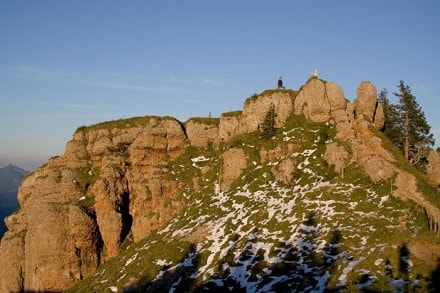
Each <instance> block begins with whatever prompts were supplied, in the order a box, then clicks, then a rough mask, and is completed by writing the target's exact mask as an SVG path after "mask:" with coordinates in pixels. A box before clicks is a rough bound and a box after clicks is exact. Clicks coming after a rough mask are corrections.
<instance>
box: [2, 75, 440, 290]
mask: <svg viewBox="0 0 440 293" xmlns="http://www.w3.org/2000/svg"><path fill="white" fill-rule="evenodd" d="M270 108H274V109H275V112H276V115H275V117H274V121H273V122H274V125H275V128H277V132H276V134H275V136H274V137H273V138H271V139H265V138H263V137H262V135H261V129H262V123H263V120H264V118H265V116H266V114H267V112H268V109H270ZM383 123H384V116H383V109H382V105H381V104H380V103H378V102H377V92H376V89H375V87H374V85H372V84H371V83H370V82H362V83H361V85H360V86H359V88H358V92H357V97H356V99H355V100H354V101H353V103H351V102H349V101H348V100H347V99H345V96H344V93H343V91H342V89H341V88H340V87H339V86H338V85H337V84H336V83H333V82H326V81H323V80H320V79H318V78H311V79H310V80H308V81H307V83H306V84H305V85H303V86H302V87H301V88H300V89H299V90H298V91H294V90H284V89H283V90H281V89H280V90H267V91H264V92H263V93H261V94H258V95H257V94H255V95H253V96H252V97H249V98H248V99H247V100H246V101H245V103H244V106H243V110H242V111H234V112H229V113H224V114H222V115H221V117H220V118H191V119H189V120H188V121H186V122H185V123H182V122H180V121H178V120H177V119H174V118H172V117H156V116H146V117H135V118H130V119H124V120H118V121H108V122H103V123H99V124H96V125H92V126H89V127H80V128H79V129H78V130H77V131H76V132H75V134H74V135H73V138H72V140H70V141H69V142H68V143H67V145H66V150H65V153H64V155H63V156H60V157H54V158H51V159H50V160H49V161H48V163H47V164H45V165H43V166H42V167H40V168H38V169H37V170H36V171H35V172H33V173H32V174H30V175H29V176H27V177H26V179H25V180H24V181H23V183H22V185H21V187H20V193H19V195H18V199H19V202H20V210H19V211H18V212H17V213H14V214H13V215H11V216H10V217H8V218H7V219H6V222H7V226H8V232H7V233H6V234H5V237H4V238H3V239H2V242H1V246H0V267H1V268H2V269H3V272H4V274H2V275H0V291H5V292H9V291H13V292H15V291H18V292H19V291H61V290H66V289H67V288H68V287H71V288H70V290H71V291H72V292H110V291H111V292H144V291H148V292H165V291H176V292H180V291H189V292H191V291H193V292H203V291H206V290H214V291H216V290H222V289H223V290H237V291H248V292H267V291H316V292H322V291H324V290H326V289H328V290H330V291H332V290H334V291H338V290H344V289H348V291H355V290H354V289H363V288H367V289H371V290H372V291H375V290H376V291H377V290H378V291H392V289H393V288H398V289H399V290H406V289H408V290H410V289H414V290H416V291H417V290H419V289H421V290H422V291H423V289H427V288H428V287H429V286H431V285H432V284H435V282H434V281H433V280H434V279H435V276H436V274H438V273H439V270H438V268H437V258H438V257H440V245H439V244H438V238H437V233H438V229H439V221H440V202H439V200H438V198H439V194H438V192H437V193H436V191H435V189H433V188H430V187H429V186H428V185H427V183H426V180H425V178H424V177H423V176H421V174H419V173H417V170H414V169H413V168H411V166H409V165H408V163H407V162H406V161H405V160H404V158H403V156H401V155H399V153H398V152H396V151H395V148H393V146H392V145H391V144H390V143H389V142H388V141H387V140H386V139H385V138H384V136H383V135H382V133H381V132H380V129H381V128H382V126H383ZM428 224H429V225H428ZM427 247H429V249H427ZM405 286H406V287H405Z"/></svg>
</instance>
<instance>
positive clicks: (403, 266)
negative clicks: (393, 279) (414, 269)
mask: <svg viewBox="0 0 440 293" xmlns="http://www.w3.org/2000/svg"><path fill="white" fill-rule="evenodd" d="M408 274H409V249H408V246H406V243H403V244H402V246H401V247H400V249H399V276H400V277H401V278H403V279H408Z"/></svg>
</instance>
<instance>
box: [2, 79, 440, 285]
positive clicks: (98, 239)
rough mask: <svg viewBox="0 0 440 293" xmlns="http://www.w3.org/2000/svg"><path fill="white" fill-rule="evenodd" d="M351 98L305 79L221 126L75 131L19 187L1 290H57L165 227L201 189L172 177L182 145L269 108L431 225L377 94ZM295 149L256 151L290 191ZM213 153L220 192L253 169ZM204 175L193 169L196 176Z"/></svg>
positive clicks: (229, 131) (243, 159)
mask: <svg viewBox="0 0 440 293" xmlns="http://www.w3.org/2000/svg"><path fill="white" fill-rule="evenodd" d="M357 95H358V97H357V98H356V99H355V101H354V102H353V103H350V102H349V101H348V100H346V99H345V96H344V93H343V91H342V89H341V88H340V87H339V86H338V85H337V84H336V83H332V82H325V81H322V80H320V79H317V78H311V79H310V80H309V81H308V82H307V83H306V84H305V85H304V86H303V87H302V88H301V90H300V91H299V92H294V91H291V90H272V91H267V92H264V93H263V94H261V95H260V96H253V97H251V98H249V99H247V101H246V102H245V104H244V106H243V109H242V111H236V112H230V113H225V114H224V115H222V116H221V117H220V119H214V118H192V119H189V120H188V121H187V122H186V123H184V124H183V123H181V122H179V121H177V120H176V119H173V118H168V117H140V118H132V119H127V120H120V121H111V122H105V123H101V124H98V125H94V126H90V127H82V128H79V129H78V130H77V132H76V133H75V134H74V135H73V138H72V140H71V141H69V142H68V143H67V145H66V150H65V153H64V155H63V156H61V157H56V158H52V159H50V160H49V162H48V163H47V164H46V165H45V166H42V167H40V168H39V169H38V170H36V171H35V172H34V173H33V174H31V175H29V176H28V177H27V178H26V179H25V180H24V182H23V184H22V185H21V187H20V192H19V196H18V199H19V202H20V206H21V208H20V210H19V211H18V212H17V213H16V214H14V215H11V216H10V217H8V218H7V219H6V224H7V226H8V229H9V231H8V232H7V233H6V234H5V236H4V237H3V239H2V241H1V246H0V267H2V268H4V273H3V274H2V275H0V292H9V291H26V290H28V291H59V290H62V289H63V288H66V287H67V286H70V285H71V284H73V283H74V282H75V281H76V280H79V279H82V278H85V277H87V276H89V275H90V274H92V273H93V272H94V271H95V270H96V268H97V266H98V265H99V264H101V263H103V262H105V261H106V260H108V259H110V258H112V257H114V256H116V255H118V253H119V249H120V247H121V244H122V242H123V241H124V239H126V237H127V235H128V234H129V233H130V234H131V235H132V237H133V239H134V241H136V242H137V241H140V240H141V239H143V238H145V237H146V236H147V235H148V234H149V233H151V231H153V230H155V229H157V228H159V227H161V226H163V225H165V224H166V223H167V222H169V221H170V220H171V219H172V217H173V216H174V215H175V214H176V213H177V212H178V211H180V210H181V209H182V208H183V207H184V204H185V199H184V197H183V194H184V192H183V190H184V189H185V188H192V189H193V190H195V191H196V192H198V191H200V188H201V182H202V181H201V180H200V178H195V177H194V178H192V181H191V185H192V186H190V187H187V186H185V184H184V183H182V182H180V181H178V180H175V179H172V176H169V175H170V174H171V173H172V172H173V170H171V169H170V168H171V167H170V162H173V160H175V159H177V158H179V156H180V155H181V154H183V153H184V152H185V149H186V148H187V147H188V146H189V145H191V146H194V147H202V148H204V147H207V146H218V145H220V143H221V142H227V141H229V140H231V139H233V138H234V137H236V136H238V135H240V134H244V133H249V132H254V131H258V130H260V128H261V124H262V122H263V120H264V116H265V115H266V113H267V111H268V109H269V107H270V106H271V105H274V106H275V112H276V114H277V116H276V127H282V126H283V125H284V124H285V123H286V121H287V119H288V118H289V116H290V115H292V114H295V115H304V116H305V117H306V118H307V119H310V120H313V121H315V122H326V123H329V124H333V125H334V126H335V128H336V131H337V133H336V137H335V140H334V141H328V142H326V152H325V155H324V159H325V160H326V161H327V162H328V164H329V165H333V166H334V167H335V171H336V172H338V173H341V172H343V170H344V168H345V167H346V166H347V165H349V164H357V165H359V166H360V168H361V169H362V170H363V171H364V172H365V174H367V176H369V177H370V178H371V180H372V181H383V180H388V179H390V178H394V177H395V176H397V178H398V180H396V182H395V185H396V190H395V195H396V196H399V197H400V196H406V197H407V198H409V199H411V200H414V201H419V202H420V203H421V206H422V207H423V208H424V210H425V211H426V212H427V213H428V214H429V215H430V217H431V218H432V219H433V222H435V223H437V221H438V220H440V212H438V209H437V208H435V207H433V206H432V205H430V204H429V203H428V202H427V201H425V200H423V196H421V195H420V194H419V193H418V191H417V188H415V184H416V183H415V180H413V179H414V178H411V175H409V174H407V173H404V172H402V171H400V170H398V168H397V167H396V166H395V159H394V156H393V154H392V153H390V152H389V151H387V150H386V149H385V148H384V147H383V145H382V141H381V139H380V138H378V136H377V135H376V134H375V131H377V129H381V128H382V127H383V119H384V117H383V108H382V106H381V105H380V104H379V103H378V102H377V98H376V89H375V88H374V86H373V85H372V84H371V83H369V82H363V83H362V84H361V85H360V86H359V88H358V91H357ZM301 148H302V145H301V143H300V142H291V143H289V142H286V143H285V144H283V145H282V146H275V147H274V148H273V149H261V150H260V151H259V156H260V161H261V162H267V161H270V162H272V163H273V168H272V169H271V173H272V175H273V177H274V178H275V180H277V181H281V182H283V183H284V184H286V185H288V184H292V182H294V174H293V173H294V172H295V171H296V170H295V161H294V159H293V158H292V154H293V153H294V152H297V151H298V150H300V149H301ZM221 152H222V153H220V154H219V159H220V164H219V165H220V167H219V169H220V171H219V173H218V174H217V176H218V182H219V184H220V191H225V190H227V189H228V188H230V186H231V184H233V182H234V181H235V180H237V179H238V178H240V177H241V176H242V175H243V171H244V170H245V169H246V168H247V167H248V166H249V164H250V163H251V162H250V160H249V158H248V157H247V154H246V152H245V150H244V149H242V148H240V147H239V146H235V147H230V148H225V149H222V150H221ZM252 163H255V162H252ZM210 170H211V168H210V167H209V166H204V167H200V173H199V174H201V176H204V175H205V174H207V173H208V172H210ZM432 172H434V171H432ZM433 174H437V173H435V172H434V173H433ZM433 176H436V175H433ZM437 177H438V176H437Z"/></svg>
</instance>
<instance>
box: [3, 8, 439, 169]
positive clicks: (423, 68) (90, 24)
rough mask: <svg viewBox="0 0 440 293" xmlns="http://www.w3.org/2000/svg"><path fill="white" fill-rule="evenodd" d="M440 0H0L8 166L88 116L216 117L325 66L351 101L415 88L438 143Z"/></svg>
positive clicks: (55, 148) (324, 74)
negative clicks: (365, 92) (374, 92)
mask: <svg viewBox="0 0 440 293" xmlns="http://www.w3.org/2000/svg"><path fill="white" fill-rule="evenodd" d="M439 14H440V1H435V0H432V1H406V0H404V1H397V0H390V1H378V0H377V1H376V0H371V1H320V0H316V1H260V0H254V1H228V0H225V1H207V0H205V1H201V0H199V1H194V0H187V1H181V0H179V1H177V0H176V1H168V0H163V1H136V0H132V1H78V0H76V1H55V0H53V1H46V0H40V1H33V0H28V1H25V0H14V1H13V0H0V48H1V50H0V133H1V138H0V167H2V166H3V165H6V164H9V163H13V164H17V165H18V166H21V167H24V168H27V169H33V168H35V167H37V166H39V165H41V164H43V163H44V162H46V161H47V159H48V158H50V157H52V156H56V155H62V154H63V152H64V147H65V144H66V142H67V141H68V140H70V139H71V137H72V135H73V133H74V131H75V130H76V128H78V127H79V126H83V125H90V124H95V123H98V122H102V121H107V120H115V119H120V118H128V117H133V116H144V115H159V116H165V115H168V116H173V117H176V118H177V119H179V120H181V121H186V120H187V119H188V118H189V117H196V116H204V117H206V116H208V115H209V113H211V115H212V116H214V117H218V116H219V115H220V114H221V113H223V112H228V111H233V110H241V109H242V106H243V103H244V101H245V99H246V98H247V97H248V96H250V95H252V94H253V93H259V92H261V91H263V90H265V89H269V88H274V87H276V81H277V78H278V76H279V75H282V76H283V80H284V84H285V86H286V87H288V88H292V89H298V88H299V87H300V86H301V85H302V84H304V83H305V81H306V80H307V79H308V78H309V77H310V74H311V73H312V72H313V70H314V69H315V68H317V69H318V70H319V72H320V73H321V78H323V79H325V80H328V81H334V82H336V83H338V84H339V85H340V86H341V87H342V89H343V90H344V93H345V96H346V98H347V99H349V100H350V101H353V100H354V98H355V97H356V89H357V87H358V85H359V84H360V83H361V82H362V81H365V80H369V81H371V82H372V83H373V84H374V85H375V86H376V87H377V89H378V91H380V90H381V89H383V88H386V89H387V90H388V92H389V98H391V99H392V100H393V99H394V97H393V95H392V93H393V92H395V91H396V90H397V84H398V82H399V80H404V81H405V83H406V84H407V85H409V86H410V88H411V89H412V93H413V94H414V95H415V96H416V98H417V101H418V103H419V105H420V106H421V107H422V109H423V110H424V112H425V115H426V118H427V120H428V123H429V124H430V125H431V127H432V128H431V132H432V133H434V136H435V138H436V146H439V145H440V118H439V109H440V82H439V80H440V73H439V71H438V70H439V67H440V34H439V32H438V28H440V18H439V17H438V15H439Z"/></svg>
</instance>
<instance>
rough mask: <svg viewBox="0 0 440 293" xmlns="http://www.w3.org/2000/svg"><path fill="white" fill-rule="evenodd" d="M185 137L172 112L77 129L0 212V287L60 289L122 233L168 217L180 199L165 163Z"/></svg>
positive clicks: (102, 256) (108, 252) (91, 267)
mask: <svg viewBox="0 0 440 293" xmlns="http://www.w3.org/2000/svg"><path fill="white" fill-rule="evenodd" d="M121 123H122V124H123V125H121ZM130 123H132V125H131V124H130ZM186 140H187V137H186V135H185V133H184V130H183V128H182V125H181V123H180V122H178V121H177V120H175V119H171V118H158V117H145V118H134V119H131V120H130V119H129V120H126V121H116V122H108V123H103V124H100V125H96V126H93V127H90V128H80V129H79V130H78V131H77V132H76V133H75V135H74V136H73V139H72V140H71V141H70V142H69V143H68V144H67V146H66V151H65V154H64V156H63V157H58V158H53V159H51V160H50V161H49V162H48V164H47V165H46V166H43V167H41V168H39V169H38V170H36V171H35V172H34V173H33V174H31V175H30V176H28V177H27V178H26V180H25V181H24V182H23V184H22V185H21V187H20V192H19V195H18V199H19V202H20V206H21V209H20V210H19V212H18V213H17V214H15V215H13V216H11V217H9V218H8V219H7V221H6V222H7V225H8V229H9V231H8V232H7V233H6V234H5V237H4V238H3V239H2V244H1V249H0V254H1V255H2V258H1V259H0V265H1V267H9V269H8V274H9V275H8V276H5V277H2V279H1V281H0V284H1V285H0V291H2V292H4V291H21V290H30V291H59V290H61V289H63V288H65V287H66V286H69V285H71V284H73V282H75V280H78V279H82V278H85V277H87V276H88V275H90V274H92V273H93V272H94V271H95V270H96V268H97V266H98V265H99V264H100V263H101V262H102V261H105V260H106V259H108V258H111V257H113V256H115V255H117V254H118V252H119V247H120V245H121V243H122V241H123V240H124V239H125V237H126V236H127V234H128V233H129V232H131V233H132V234H133V238H134V239H135V241H139V240H140V239H142V238H144V237H145V236H146V235H148V234H149V233H150V231H152V230H154V229H156V228H158V227H159V226H161V225H163V224H164V223H166V222H168V221H169V220H170V219H171V217H172V216H173V215H174V214H175V213H176V212H178V211H179V210H180V209H181V207H182V202H181V201H182V199H181V198H180V197H179V196H180V193H179V188H181V186H180V185H179V183H178V182H175V181H171V180H168V179H166V176H165V175H166V174H167V172H168V171H169V170H168V169H167V168H166V163H167V162H169V160H172V159H173V158H175V157H177V156H178V155H179V154H180V153H181V152H182V151H183V150H184V148H185V146H186Z"/></svg>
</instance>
